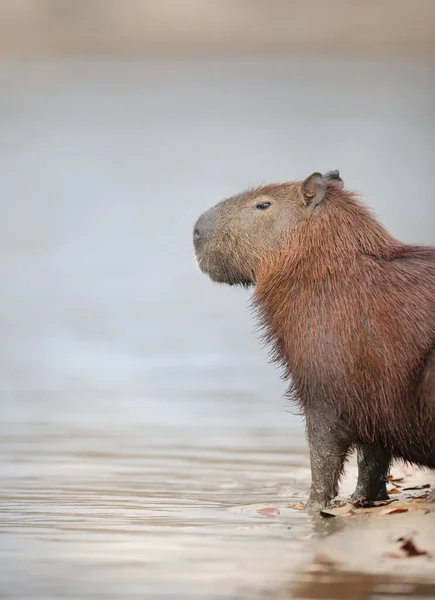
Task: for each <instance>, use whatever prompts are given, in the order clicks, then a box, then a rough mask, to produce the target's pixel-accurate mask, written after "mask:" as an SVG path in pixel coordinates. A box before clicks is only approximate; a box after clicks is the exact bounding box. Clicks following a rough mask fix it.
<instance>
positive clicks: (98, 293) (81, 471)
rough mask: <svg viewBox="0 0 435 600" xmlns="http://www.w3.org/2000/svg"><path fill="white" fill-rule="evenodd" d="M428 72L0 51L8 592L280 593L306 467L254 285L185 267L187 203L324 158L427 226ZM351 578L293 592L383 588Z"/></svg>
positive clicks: (383, 65) (191, 210)
mask: <svg viewBox="0 0 435 600" xmlns="http://www.w3.org/2000/svg"><path fill="white" fill-rule="evenodd" d="M331 74H333V75H334V77H332V75H331ZM433 74H434V72H433V65H432V64H429V63H427V62H415V63H406V62H402V63H401V64H399V63H398V62H394V61H385V60H384V61H382V60H380V61H376V62H367V61H361V60H356V61H354V62H351V61H350V60H348V59H344V58H336V59H334V61H332V60H325V59H318V60H314V59H312V60H309V59H304V60H302V59H301V60H292V61H290V60H284V59H282V60H279V59H276V60H273V61H248V60H247V61H232V62H230V61H228V62H219V61H213V62H210V63H205V62H202V63H194V62H191V61H190V62H189V61H178V62H171V61H165V62H160V63H159V62H146V63H141V62H134V61H131V62H125V63H121V62H114V61H112V62H104V63H103V62H102V63H87V64H85V63H69V62H65V63H48V62H47V63H44V64H42V63H40V64H12V63H3V64H1V65H0V86H1V95H0V133H1V135H0V157H1V163H2V174H1V177H0V202H1V207H2V219H1V220H0V277H1V280H2V294H1V298H0V333H1V336H0V337H1V342H0V398H1V423H0V446H1V452H0V468H1V474H2V487H1V490H0V502H1V505H0V509H1V519H0V527H1V532H0V533H1V536H0V559H1V560H0V593H1V594H2V596H3V597H5V598H31V599H36V598H41V599H42V598H44V599H50V598H53V599H54V598H125V599H128V598H135V597H141V598H144V597H146V598H158V597H162V598H174V599H180V600H182V599H184V598H186V599H187V598H195V597H198V598H245V597H246V598H281V597H283V598H286V597H290V596H291V594H292V593H293V592H291V591H290V587H289V586H290V583H291V582H292V581H294V580H298V578H299V575H298V573H299V572H300V570H301V569H303V568H305V567H306V566H307V565H309V564H310V562H311V559H312V553H313V537H312V534H313V532H314V525H313V523H312V521H311V520H310V519H309V518H308V517H307V516H306V515H305V514H304V513H301V512H298V511H295V510H292V509H290V508H289V507H288V505H289V503H293V502H296V501H298V500H299V499H305V498H306V495H307V491H308V487H309V461H308V455H307V450H306V444H305V441H304V435H303V428H302V426H301V419H300V417H299V416H298V415H297V414H296V411H295V409H294V407H291V406H290V405H289V404H288V402H287V400H285V399H284V398H283V394H284V392H285V384H284V383H282V382H280V381H279V378H278V374H277V372H276V370H275V368H274V367H273V366H271V365H269V364H267V361H266V360H265V359H266V356H267V352H266V351H265V350H264V349H262V347H261V345H260V344H259V343H258V334H256V333H255V331H254V325H253V322H252V318H251V316H250V315H249V311H247V310H246V308H247V304H248V300H249V293H247V292H246V291H242V290H233V289H226V288H224V287H219V286H215V285H212V284H210V283H209V282H208V281H207V280H206V278H205V277H203V276H201V275H200V274H199V273H198V271H197V269H196V267H195V265H194V261H193V257H192V250H191V244H190V237H191V227H192V223H193V222H194V221H195V219H196V217H197V216H198V215H199V213H200V212H201V211H202V210H204V209H205V208H206V207H207V206H209V205H211V204H213V203H215V202H216V201H217V200H219V199H220V198H223V197H225V196H228V195H231V194H233V193H235V192H237V191H239V190H240V189H243V188H244V187H247V186H250V185H256V184H259V183H261V182H262V181H271V180H282V179H288V178H296V177H302V176H304V175H305V174H309V173H310V172H312V171H314V170H327V169H331V168H337V167H338V168H340V170H341V173H342V176H343V178H344V180H345V182H347V183H348V184H349V186H350V187H353V188H357V189H360V190H361V191H363V192H364V194H365V195H366V197H367V200H368V201H369V202H370V204H371V205H372V206H373V207H374V208H375V210H376V212H377V213H378V214H379V215H380V217H381V218H382V220H383V221H384V223H386V224H387V225H388V227H389V228H390V229H391V230H392V231H393V233H395V234H396V235H398V236H400V237H402V238H403V239H405V240H407V241H411V242H417V241H421V242H427V243H433V242H435V237H434V220H435V214H434V210H435V208H434V202H433V196H430V195H429V194H428V190H431V189H432V188H433V181H432V180H433V175H432V173H433V165H434V164H435V145H434V139H435V114H434V112H435V111H434V107H435V83H434V78H433ZM264 507H277V508H279V509H280V514H279V515H278V516H275V517H267V516H264V515H263V514H262V513H259V512H258V510H259V509H261V508H264ZM314 537H315V536H314ZM301 581H302V580H301ZM358 581H359V580H358ZM358 581H357V582H356V583H355V581H354V580H353V581H351V582H350V583H349V582H348V581H344V582H343V581H342V585H344V586H345V587H344V588H340V589H338V588H333V589H332V591H331V590H329V591H328V589H329V588H328V589H327V586H326V584H321V585H320V588H319V587H316V586H318V585H319V582H318V581H317V580H315V579H313V580H312V582H311V583H310V584H309V585H308V584H307V585H308V587H307V586H305V587H303V586H302V589H301V588H299V589H298V591H297V592H295V594H296V596H295V597H298V595H299V596H301V597H303V596H306V597H346V598H350V597H351V596H350V595H349V589H350V588H349V585H351V586H353V587H352V589H354V590H355V589H357V588H358V587H359V588H361V589H363V588H364V589H365V590H366V591H365V592H364V594H365V595H361V596H358V597H361V598H371V597H373V598H374V597H380V596H375V595H373V594H375V591H374V590H375V589H376V585H375V583H373V582H370V581H369V580H368V579H364V581H363V582H362V583H361V581H359V582H358ZM311 584H312V585H311ZM304 585H305V584H304ZM310 586H311V587H310ZM313 586H314V587H313ZM325 586H326V587H325ZM346 586H347V587H346ZM361 586H362V587H361ZM343 589H344V590H345V591H344V592H343ZM346 589H347V591H346ZM417 591H418V594H419V597H421V598H424V597H426V598H427V597H429V591H428V590H427V589H423V588H421V589H419V590H417ZM416 593H417V592H416ZM325 594H326V595H325ZM340 594H344V595H340ZM346 594H347V595H346ZM322 595H323V596H322ZM394 597H399V596H398V595H397V594H396V596H394ZM408 597H409V596H408Z"/></svg>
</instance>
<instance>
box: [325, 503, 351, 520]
mask: <svg viewBox="0 0 435 600" xmlns="http://www.w3.org/2000/svg"><path fill="white" fill-rule="evenodd" d="M320 514H321V516H322V517H325V518H326V519H330V518H331V517H341V518H343V517H352V516H353V515H356V512H355V511H354V510H352V508H351V505H350V504H346V505H345V506H339V507H337V508H324V509H323V510H321V511H320Z"/></svg>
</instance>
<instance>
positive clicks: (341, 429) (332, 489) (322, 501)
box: [307, 418, 353, 510]
mask: <svg viewBox="0 0 435 600" xmlns="http://www.w3.org/2000/svg"><path fill="white" fill-rule="evenodd" d="M307 433H308V443H309V446H310V462H311V488H310V497H309V499H308V502H307V509H309V510H319V509H321V508H325V507H326V506H329V505H330V503H331V500H332V499H333V498H334V497H335V496H336V495H337V494H338V483H339V480H340V475H341V473H342V471H343V466H344V462H345V460H346V457H347V454H348V452H349V448H350V446H351V444H352V438H353V435H352V432H351V431H350V429H349V428H348V427H347V426H346V425H345V424H344V423H341V422H336V423H332V424H331V423H329V424H328V423H327V421H326V422H325V421H321V422H320V423H319V422H317V421H315V420H312V419H309V418H307Z"/></svg>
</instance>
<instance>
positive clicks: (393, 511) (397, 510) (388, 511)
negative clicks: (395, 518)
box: [379, 506, 409, 517]
mask: <svg viewBox="0 0 435 600" xmlns="http://www.w3.org/2000/svg"><path fill="white" fill-rule="evenodd" d="M408 510H409V509H408V508H402V507H400V506H398V507H397V508H386V509H385V510H381V512H380V513H379V514H380V515H381V516H382V517H384V516H386V515H398V514H399V513H405V512H408Z"/></svg>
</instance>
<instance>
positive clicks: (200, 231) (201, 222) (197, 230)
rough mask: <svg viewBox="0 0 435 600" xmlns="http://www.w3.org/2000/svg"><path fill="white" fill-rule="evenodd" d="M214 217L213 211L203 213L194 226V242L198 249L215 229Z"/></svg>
mask: <svg viewBox="0 0 435 600" xmlns="http://www.w3.org/2000/svg"><path fill="white" fill-rule="evenodd" d="M213 223H214V218H213V214H212V212H211V211H207V212H205V213H204V214H202V215H201V216H200V217H199V219H198V220H197V222H196V223H195V226H194V228H193V243H194V246H195V248H196V249H197V248H198V247H199V246H200V245H201V246H202V245H203V243H205V242H206V241H207V239H208V238H209V237H210V233H211V231H212V229H213Z"/></svg>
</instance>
